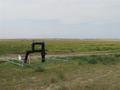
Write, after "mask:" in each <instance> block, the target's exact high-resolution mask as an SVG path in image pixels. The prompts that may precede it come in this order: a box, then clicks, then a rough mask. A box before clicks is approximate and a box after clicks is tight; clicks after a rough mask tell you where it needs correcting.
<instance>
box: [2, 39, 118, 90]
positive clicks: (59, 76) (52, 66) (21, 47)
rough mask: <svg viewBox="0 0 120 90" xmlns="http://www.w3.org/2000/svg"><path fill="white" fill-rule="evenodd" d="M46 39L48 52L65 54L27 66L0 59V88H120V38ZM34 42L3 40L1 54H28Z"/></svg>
mask: <svg viewBox="0 0 120 90" xmlns="http://www.w3.org/2000/svg"><path fill="white" fill-rule="evenodd" d="M36 41H43V40H39V39H37V40H36ZM44 41H45V43H46V48H47V50H48V52H47V53H48V54H54V55H56V54H63V56H64V57H54V56H53V57H49V58H48V57H47V61H46V62H45V63H40V61H39V60H38V59H35V58H34V59H32V60H31V64H26V65H25V66H24V67H20V66H17V65H14V64H12V63H10V62H5V61H0V90H120V83H119V82H120V40H65V39H44ZM31 42H32V40H17V39H15V40H0V56H1V57H3V56H5V57H7V55H9V54H12V55H13V56H14V54H25V51H26V50H29V49H31ZM71 53H72V56H69V55H68V56H67V54H71ZM74 53H75V55H76V54H80V55H81V56H74ZM84 53H88V55H84ZM90 53H94V54H96V55H94V54H93V55H91V54H90ZM101 53H102V54H101ZM108 53H109V54H108ZM64 54H65V55H64ZM82 54H83V56H82ZM97 54H98V55H97ZM104 54H105V55H104ZM2 55H3V56H2ZM12 55H10V56H11V57H13V56H12Z"/></svg>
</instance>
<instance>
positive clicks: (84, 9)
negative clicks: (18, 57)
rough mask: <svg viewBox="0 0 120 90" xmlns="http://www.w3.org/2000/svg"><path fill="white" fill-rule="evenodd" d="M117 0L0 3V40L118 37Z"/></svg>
mask: <svg viewBox="0 0 120 90" xmlns="http://www.w3.org/2000/svg"><path fill="white" fill-rule="evenodd" d="M119 10H120V1H119V0H0V38H80V39H81V38H82V39H86V38H87V39H88V38H94V39H96V38H120V12H119Z"/></svg>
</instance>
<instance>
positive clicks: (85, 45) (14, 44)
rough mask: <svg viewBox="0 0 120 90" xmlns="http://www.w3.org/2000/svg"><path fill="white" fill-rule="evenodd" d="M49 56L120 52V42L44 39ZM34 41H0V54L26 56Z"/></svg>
mask: <svg viewBox="0 0 120 90" xmlns="http://www.w3.org/2000/svg"><path fill="white" fill-rule="evenodd" d="M36 41H45V43H46V49H47V50H48V54H65V53H67V54H68V53H81V52H96V51H97V52H112V53H113V52H119V51H120V40H65V39H63V40H62V39H44V40H39V39H37V40H36ZM31 43H32V40H0V54H12V53H13V54H24V53H25V51H26V50H28V49H31Z"/></svg>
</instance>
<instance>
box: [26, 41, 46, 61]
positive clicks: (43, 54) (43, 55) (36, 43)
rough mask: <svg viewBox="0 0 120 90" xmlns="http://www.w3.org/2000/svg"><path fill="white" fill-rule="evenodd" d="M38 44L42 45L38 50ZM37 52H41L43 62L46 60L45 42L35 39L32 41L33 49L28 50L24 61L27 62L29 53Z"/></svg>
mask: <svg viewBox="0 0 120 90" xmlns="http://www.w3.org/2000/svg"><path fill="white" fill-rule="evenodd" d="M37 45H39V46H41V49H39V50H36V49H35V46H37ZM35 52H40V53H41V58H42V62H45V55H46V52H45V43H44V42H34V41H33V43H32V50H29V51H27V52H26V55H25V59H24V63H27V59H28V56H29V54H31V53H35Z"/></svg>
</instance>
